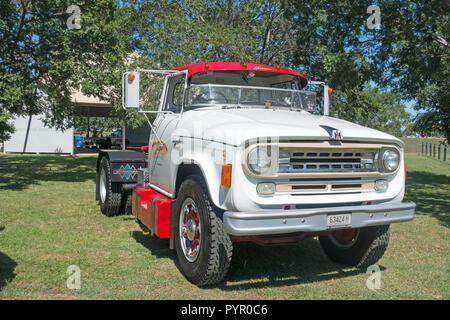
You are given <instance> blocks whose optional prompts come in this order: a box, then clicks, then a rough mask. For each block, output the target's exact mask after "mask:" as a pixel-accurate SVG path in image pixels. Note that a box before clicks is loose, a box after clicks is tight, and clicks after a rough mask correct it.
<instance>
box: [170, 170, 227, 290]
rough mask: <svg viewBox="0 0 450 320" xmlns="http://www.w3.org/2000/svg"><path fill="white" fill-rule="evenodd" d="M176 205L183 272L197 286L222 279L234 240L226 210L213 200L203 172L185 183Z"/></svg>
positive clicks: (179, 259) (176, 235)
mask: <svg viewBox="0 0 450 320" xmlns="http://www.w3.org/2000/svg"><path fill="white" fill-rule="evenodd" d="M175 208H176V211H175V221H176V227H175V249H176V252H177V257H178V261H179V263H180V267H181V270H182V272H183V274H184V275H185V276H186V278H187V279H188V280H189V281H190V282H192V283H193V284H195V285H198V286H205V285H212V284H216V283H219V282H221V281H222V280H223V279H224V278H225V276H226V274H227V272H228V269H229V267H230V263H231V256H232V251H233V243H232V241H231V239H230V237H229V235H228V234H227V233H226V232H225V231H224V229H223V224H222V215H223V212H222V211H221V210H220V209H219V208H217V207H215V206H214V204H213V203H212V201H211V200H210V198H209V193H208V190H207V188H206V185H205V182H204V180H203V178H202V177H201V176H199V175H194V176H189V177H188V178H187V179H186V180H185V181H184V182H183V183H182V185H181V187H180V190H179V192H178V197H177V201H176V204H175Z"/></svg>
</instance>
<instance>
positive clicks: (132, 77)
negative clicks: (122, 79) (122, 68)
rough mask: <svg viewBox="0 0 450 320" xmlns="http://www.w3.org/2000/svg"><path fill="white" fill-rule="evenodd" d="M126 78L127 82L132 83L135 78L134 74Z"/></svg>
mask: <svg viewBox="0 0 450 320" xmlns="http://www.w3.org/2000/svg"><path fill="white" fill-rule="evenodd" d="M127 78H128V80H130V81H133V80H134V78H135V76H134V74H132V73H129V74H128V77H127Z"/></svg>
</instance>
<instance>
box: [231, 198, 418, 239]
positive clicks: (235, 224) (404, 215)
mask: <svg viewBox="0 0 450 320" xmlns="http://www.w3.org/2000/svg"><path fill="white" fill-rule="evenodd" d="M415 208H416V204H415V203H414V202H401V203H387V204H375V205H364V206H347V207H329V208H316V209H293V210H292V209H291V210H264V211H257V212H231V211H225V213H224V215H223V223H224V228H225V231H226V232H227V233H228V234H230V235H234V236H252V235H264V234H282V233H292V232H311V231H325V230H330V229H335V228H330V227H328V226H327V216H328V215H331V214H343V213H351V214H352V219H351V224H350V225H347V226H345V227H340V228H364V227H370V226H377V225H384V224H391V223H394V222H403V221H409V220H412V219H413V218H414V211H415ZM336 229H337V228H336Z"/></svg>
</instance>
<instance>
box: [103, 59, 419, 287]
mask: <svg viewBox="0 0 450 320" xmlns="http://www.w3.org/2000/svg"><path fill="white" fill-rule="evenodd" d="M145 75H151V76H150V79H152V77H154V76H157V75H162V76H164V77H165V81H164V87H163V90H162V94H161V95H160V99H159V101H158V109H157V110H155V111H146V108H147V107H148V105H147V103H146V102H145V101H143V95H140V92H141V93H142V92H145V90H146V89H145V87H144V88H142V85H143V83H145V81H142V79H143V77H144V76H145ZM307 83H308V80H307V79H306V77H305V76H304V74H303V73H297V72H295V71H293V70H290V69H287V68H282V67H279V66H275V67H272V66H267V65H260V64H253V63H231V62H210V63H196V64H191V65H187V66H183V67H179V68H175V69H173V70H137V71H132V72H126V73H124V74H123V105H124V107H125V108H126V109H135V110H138V112H140V113H142V114H143V116H146V117H147V116H148V115H149V114H151V113H156V119H155V120H154V121H153V123H152V122H151V121H148V123H149V125H150V128H151V135H150V139H149V146H148V148H147V149H145V150H144V151H145V152H143V153H140V152H135V151H128V152H121V151H115V152H100V154H99V158H98V165H97V199H98V200H99V203H100V206H101V210H102V212H103V213H104V214H106V215H114V214H118V213H120V212H126V211H131V212H132V213H133V214H134V216H135V219H136V221H137V222H138V223H139V224H140V225H141V226H142V227H143V228H144V229H147V230H149V231H150V232H151V234H152V235H155V236H157V237H159V238H169V239H170V241H169V243H170V248H171V249H175V250H176V252H177V257H178V260H179V265H180V267H181V271H182V272H183V273H184V275H185V276H186V278H187V279H188V280H189V281H191V282H192V283H194V284H196V285H199V286H204V285H211V284H215V283H218V282H220V281H222V280H223V279H224V277H225V276H226V273H227V271H228V269H229V267H230V262H231V257H232V251H233V242H239V241H252V242H256V243H259V244H262V245H265V244H289V243H297V242H301V241H302V240H303V239H305V238H308V237H316V236H317V237H318V238H319V241H320V244H321V246H322V248H323V250H324V252H325V253H326V254H327V256H328V257H329V258H330V259H331V260H333V261H335V262H338V263H341V264H344V265H351V266H357V267H363V268H364V267H368V266H370V265H373V264H375V263H376V262H377V261H378V260H379V259H380V258H381V257H382V255H383V254H384V252H385V250H386V248H387V245H388V241H389V230H390V224H391V223H394V222H402V221H408V220H411V219H413V218H414V211H415V204H414V203H413V202H402V200H403V195H404V191H405V178H406V167H405V165H404V156H403V142H402V141H401V140H399V139H397V138H396V137H393V136H391V135H388V134H385V133H383V132H380V131H377V130H373V129H370V128H366V127H362V126H359V125H356V124H353V123H350V122H348V121H344V120H339V119H336V118H332V117H329V116H328V115H327V113H328V90H327V87H326V86H325V88H324V101H325V107H324V110H325V115H317V114H314V113H315V110H316V94H315V92H311V91H305V90H303V88H305V87H306V85H307ZM317 84H323V83H317ZM323 85H324V84H323ZM147 119H148V118H147Z"/></svg>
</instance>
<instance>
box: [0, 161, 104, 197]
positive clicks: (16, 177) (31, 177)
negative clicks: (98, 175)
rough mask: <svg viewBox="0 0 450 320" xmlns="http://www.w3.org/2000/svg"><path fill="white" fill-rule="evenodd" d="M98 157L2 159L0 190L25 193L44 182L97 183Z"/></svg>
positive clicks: (0, 163) (0, 165)
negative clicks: (23, 191) (27, 189)
mask: <svg viewBox="0 0 450 320" xmlns="http://www.w3.org/2000/svg"><path fill="white" fill-rule="evenodd" d="M96 161H97V159H96V158H95V157H69V156H53V155H5V156H1V157H0V190H24V189H26V188H27V187H28V186H29V185H33V184H39V183H40V182H41V181H61V182H84V181H87V180H93V181H95V171H96Z"/></svg>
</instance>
